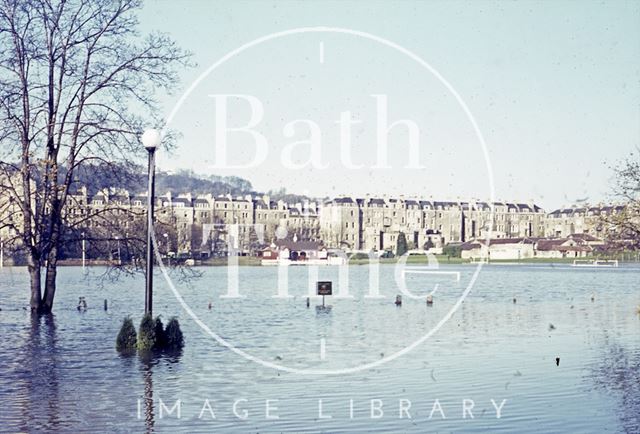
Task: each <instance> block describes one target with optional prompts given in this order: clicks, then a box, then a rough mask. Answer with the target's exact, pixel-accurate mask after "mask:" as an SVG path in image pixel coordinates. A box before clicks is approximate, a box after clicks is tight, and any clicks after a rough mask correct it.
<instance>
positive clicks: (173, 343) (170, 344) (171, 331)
mask: <svg viewBox="0 0 640 434" xmlns="http://www.w3.org/2000/svg"><path fill="white" fill-rule="evenodd" d="M164 335H165V339H166V348H168V349H171V350H176V349H180V348H182V347H183V346H184V336H183V335H182V330H180V323H179V322H178V319H177V318H176V317H173V318H171V319H170V320H169V322H168V323H167V328H166V329H165V330H164Z"/></svg>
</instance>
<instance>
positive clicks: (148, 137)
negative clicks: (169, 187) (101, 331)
mask: <svg viewBox="0 0 640 434" xmlns="http://www.w3.org/2000/svg"><path fill="white" fill-rule="evenodd" d="M161 139H162V137H161V135H160V132H159V131H158V130H153V129H150V130H146V131H145V132H144V134H143V135H142V144H143V145H144V147H145V148H146V149H147V151H148V152H149V183H148V189H147V272H146V279H145V283H146V285H145V296H144V313H145V315H146V314H151V313H152V311H153V241H152V234H153V208H154V199H155V153H156V148H157V147H158V145H160V140H161Z"/></svg>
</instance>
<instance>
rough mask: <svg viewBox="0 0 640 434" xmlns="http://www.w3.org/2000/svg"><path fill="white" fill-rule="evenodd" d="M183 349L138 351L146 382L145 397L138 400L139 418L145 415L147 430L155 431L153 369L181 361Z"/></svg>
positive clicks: (148, 431) (149, 431)
mask: <svg viewBox="0 0 640 434" xmlns="http://www.w3.org/2000/svg"><path fill="white" fill-rule="evenodd" d="M181 357H182V349H178V350H172V351H144V352H139V353H138V360H139V361H140V370H141V372H142V378H143V382H144V398H143V399H142V400H141V401H139V402H138V418H139V419H141V418H142V417H143V415H142V413H143V412H144V421H145V431H146V432H147V433H151V432H154V427H155V423H156V420H155V402H154V398H153V396H154V393H153V392H154V389H153V370H154V368H155V367H156V366H157V365H160V368H166V367H168V368H170V366H171V365H173V364H176V363H178V362H180V358H181Z"/></svg>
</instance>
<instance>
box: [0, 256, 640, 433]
mask: <svg viewBox="0 0 640 434" xmlns="http://www.w3.org/2000/svg"><path fill="white" fill-rule="evenodd" d="M439 270H440V271H446V272H459V273H460V280H459V281H457V279H456V275H455V274H453V273H451V274H446V273H445V274H436V275H432V274H420V273H409V274H407V275H406V285H407V288H408V290H409V291H411V292H412V293H415V294H416V295H420V294H421V295H424V294H426V293H429V292H432V291H434V290H435V292H434V293H433V298H434V304H433V306H427V304H426V303H425V301H424V300H413V299H411V298H410V297H409V296H407V295H406V294H405V295H403V304H402V306H399V307H397V306H395V305H394V300H395V296H396V294H401V292H400V290H399V289H398V286H397V281H396V280H395V277H394V267H393V266H392V265H382V266H380V269H379V282H380V295H382V296H383V298H373V297H365V296H367V295H369V296H370V295H372V294H371V293H370V282H371V281H370V270H369V267H367V266H353V267H350V269H349V272H348V273H349V274H348V292H349V295H350V296H352V298H346V297H343V298H339V297H338V298H337V297H327V299H326V300H325V302H326V304H327V305H331V309H330V310H327V309H325V310H319V309H316V306H317V305H321V304H322V300H321V299H312V300H311V306H310V307H309V308H307V306H306V297H307V293H308V288H309V285H310V283H311V284H315V282H316V281H317V280H331V281H333V285H334V288H333V290H334V294H335V293H336V292H337V291H338V289H342V290H343V291H346V288H347V287H345V286H343V287H339V285H338V282H339V281H340V275H339V270H338V267H320V268H318V269H317V275H316V274H314V273H315V271H314V269H307V268H305V267H289V269H288V270H287V271H288V277H287V279H288V281H287V283H288V295H290V296H291V297H288V298H287V297H283V296H282V295H283V293H282V292H281V293H280V296H281V297H274V296H275V295H278V288H279V287H280V288H282V287H283V283H282V281H281V283H280V286H279V284H278V270H277V268H276V267H274V268H270V267H241V268H240V270H239V276H238V282H239V293H240V295H241V296H243V298H236V297H231V298H224V297H221V296H223V295H225V294H226V293H227V284H228V278H227V277H228V276H227V270H226V268H225V267H211V268H201V269H199V271H201V272H202V276H200V277H199V278H197V279H192V280H189V281H184V280H182V279H180V275H179V273H177V272H176V273H175V275H172V277H173V278H172V282H174V284H175V288H176V290H177V291H178V292H179V294H180V296H181V297H182V298H183V299H184V302H185V305H186V306H187V307H188V308H189V309H190V310H191V311H192V312H191V313H192V314H193V316H194V317H195V318H197V321H196V319H194V318H193V317H192V316H191V315H190V314H189V313H188V312H187V311H186V310H185V309H184V307H183V306H182V305H181V303H180V302H179V301H178V300H177V298H176V296H175V294H174V293H173V291H172V290H171V288H170V286H169V285H168V284H167V282H166V281H165V280H164V279H163V277H162V275H161V274H160V273H159V272H158V274H157V275H156V277H155V293H154V300H155V304H154V314H160V315H161V317H162V318H163V319H164V320H165V322H166V320H167V319H168V318H169V317H171V316H177V317H178V318H179V320H180V323H181V325H182V329H183V332H184V334H185V337H186V346H185V348H184V350H183V351H182V352H180V353H178V354H175V353H174V354H156V355H154V356H151V357H139V356H137V355H134V356H121V355H119V354H118V353H117V352H116V351H115V337H116V335H117V333H118V330H119V327H120V325H121V322H122V319H123V318H124V317H125V316H131V317H132V318H133V319H134V322H135V323H136V325H137V324H138V323H139V320H140V318H141V315H142V310H143V306H144V278H143V277H142V276H137V277H126V276H121V277H120V278H119V279H118V280H115V281H112V280H105V279H103V278H101V275H102V273H103V271H104V270H102V269H99V268H91V269H87V270H85V271H83V270H82V269H81V268H75V267H67V268H61V269H60V278H59V284H58V288H59V290H58V294H57V298H56V304H55V308H54V310H55V313H54V315H52V316H47V317H42V318H34V317H32V316H31V315H30V313H29V312H28V310H27V309H26V306H27V303H28V275H27V273H26V270H25V269H23V268H8V267H5V268H4V269H3V270H0V308H1V309H2V311H1V312H0V336H2V339H1V340H0V401H1V405H0V431H3V432H5V431H7V432H21V431H46V432H87V431H106V432H129V431H134V432H141V431H142V432H143V431H154V432H155V431H158V432H176V431H180V432H212V431H216V432H300V431H306V432H308V431H314V432H348V431H354V432H372V431H374V432H375V431H379V432H450V431H455V432H487V431H488V432H525V433H526V432H594V433H595V432H597V433H600V432H629V433H634V432H640V428H639V427H640V316H639V315H638V314H637V312H636V309H637V306H638V305H640V268H639V267H638V266H637V264H636V265H621V267H620V268H618V269H605V268H598V269H589V268H574V267H570V266H567V265H561V264H544V265H485V266H484V267H483V268H482V270H481V271H480V272H479V274H478V278H477V280H476V281H475V284H474V285H473V287H472V288H471V290H470V292H469V294H468V296H467V297H466V298H465V299H464V302H462V303H461V304H460V305H459V308H458V309H456V310H455V311H454V312H452V309H453V308H454V307H455V305H456V303H457V302H459V301H460V296H461V294H463V292H464V291H465V289H466V288H467V286H468V284H469V282H470V281H471V279H472V277H473V274H474V271H475V270H476V268H475V266H471V265H455V266H454V265H442V266H441V267H440V268H439ZM310 271H311V276H309V272H310ZM343 278H344V276H343ZM81 296H83V297H85V298H86V300H87V303H88V307H89V309H88V310H87V311H86V312H79V311H77V309H76V305H77V304H78V297H81ZM592 296H593V300H592ZM514 298H515V300H516V302H515V303H514ZM105 299H106V300H108V305H109V309H108V310H107V311H104V309H103V300H105ZM209 302H211V303H212V308H211V309H209V307H208V305H209ZM449 313H451V317H450V318H449V320H448V321H445V322H443V323H442V324H441V327H439V328H438V325H439V323H441V322H442V320H443V318H446V317H447V315H448V314H449ZM434 328H437V330H434ZM205 329H206V330H208V331H209V332H210V333H209V332H207V331H205ZM430 332H431V333H432V334H431V335H430V336H428V338H425V335H428V333H430ZM212 335H215V336H217V337H219V339H220V341H221V340H224V342H226V343H227V344H228V345H229V347H233V349H235V350H236V351H233V350H232V349H231V348H229V347H227V346H225V345H223V344H222V343H221V342H220V341H219V340H216V339H215V337H214V336H212ZM422 339H424V341H423V342H421V343H418V344H416V343H417V342H419V341H420V340H422ZM412 345H413V346H414V348H412V349H411V350H410V351H406V349H407V348H411V346H412ZM403 351H406V354H400V355H398V354H399V353H400V352H403ZM238 352H242V353H243V354H245V355H246V356H248V358H249V359H252V360H249V359H248V358H245V357H243V355H241V354H238ZM396 356H397V357H396ZM557 358H559V363H558V362H557ZM389 359H392V360H389ZM363 365H368V366H369V367H368V368H365V369H360V368H361V367H362V366H363ZM278 367H279V368H281V369H278ZM324 371H327V372H324ZM310 372H311V373H310ZM323 372H324V373H323ZM177 400H180V415H179V416H180V417H178V412H177V407H176V408H173V406H174V404H175V403H176V401H177ZM492 400H493V401H492ZM505 400H506V401H505ZM320 406H322V410H321V411H320V408H319V407H320ZM500 406H501V407H500ZM234 407H235V408H234ZM496 407H499V408H500V418H498V417H497V409H496ZM465 408H466V409H467V410H466V411H464V409H465ZM172 409H173V411H172V412H171V413H170V411H171V410H172ZM203 409H204V410H203ZM471 415H473V417H471Z"/></svg>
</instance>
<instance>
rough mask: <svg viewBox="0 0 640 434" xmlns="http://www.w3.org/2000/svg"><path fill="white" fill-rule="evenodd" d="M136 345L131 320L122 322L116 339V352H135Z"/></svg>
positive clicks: (126, 319)
mask: <svg viewBox="0 0 640 434" xmlns="http://www.w3.org/2000/svg"><path fill="white" fill-rule="evenodd" d="M136 343H137V335H136V328H135V327H134V326H133V321H131V318H128V317H127V318H125V319H124V321H122V327H120V332H118V337H117V338H116V350H117V351H120V352H127V351H135V349H136Z"/></svg>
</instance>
